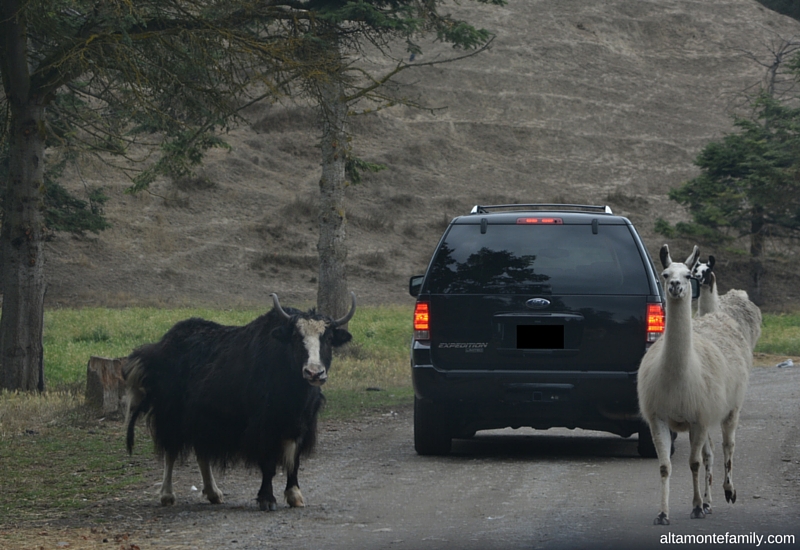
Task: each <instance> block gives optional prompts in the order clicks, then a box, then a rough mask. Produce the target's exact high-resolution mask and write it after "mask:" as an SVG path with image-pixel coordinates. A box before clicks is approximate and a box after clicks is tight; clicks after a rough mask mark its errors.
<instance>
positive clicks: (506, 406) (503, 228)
mask: <svg viewBox="0 0 800 550" xmlns="http://www.w3.org/2000/svg"><path fill="white" fill-rule="evenodd" d="M409 292H410V293H411V295H412V296H415V297H417V303H416V309H415V312H414V338H413V342H412V346H411V366H412V377H413V381H414V392H415V397H414V446H415V448H416V450H417V452H418V453H419V454H422V455H429V454H446V453H448V452H450V448H451V441H452V439H453V438H459V437H471V436H472V435H474V434H475V432H476V431H478V430H486V429H494V428H505V427H509V426H510V427H515V428H516V427H520V426H531V427H533V428H537V429H547V428H551V427H567V428H585V429H591V430H601V431H607V432H611V433H615V434H618V435H621V436H623V437H628V436H630V435H631V434H633V433H635V432H639V452H640V454H642V455H643V456H655V449H654V448H653V445H652V440H651V438H650V432H649V430H648V428H647V426H646V424H644V423H643V422H642V421H641V419H640V418H639V415H638V404H637V398H636V372H637V369H638V367H639V361H640V360H641V358H642V355H644V353H645V350H646V349H647V347H648V345H649V344H650V343H652V342H654V341H655V339H656V338H658V336H659V335H660V334H661V332H662V331H663V329H664V310H663V308H662V297H663V291H662V287H661V283H660V280H659V277H658V276H657V272H656V270H655V268H654V266H653V262H652V260H651V259H650V255H649V254H648V252H647V250H646V249H645V247H644V245H643V244H642V241H641V239H640V238H639V235H638V234H637V232H636V230H635V229H634V227H633V225H632V224H631V222H630V221H629V220H628V219H627V218H624V217H622V216H615V215H613V214H612V213H611V209H610V208H608V207H603V206H582V205H552V204H547V205H502V206H476V207H474V208H473V209H472V212H471V213H470V214H468V215H465V216H459V217H457V218H455V219H454V220H453V221H451V222H450V225H449V226H448V228H447V230H446V231H445V232H444V235H443V236H442V238H441V240H440V241H439V244H438V246H437V247H436V251H435V252H434V254H433V258H432V259H431V262H430V264H429V266H428V270H427V272H426V274H425V275H421V276H417V277H412V278H411V280H410V283H409Z"/></svg>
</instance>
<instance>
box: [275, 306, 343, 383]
mask: <svg viewBox="0 0 800 550" xmlns="http://www.w3.org/2000/svg"><path fill="white" fill-rule="evenodd" d="M273 336H275V338H277V339H278V340H279V341H281V342H283V343H285V344H288V345H290V346H291V348H292V350H291V355H292V359H293V361H292V362H293V365H294V366H296V367H298V368H299V369H300V371H301V373H302V376H303V378H304V379H305V380H306V382H308V383H309V384H311V385H312V386H321V385H322V384H324V383H325V381H326V380H327V379H328V369H329V368H330V366H331V357H332V356H333V348H335V347H339V346H342V345H344V344H346V343H347V342H349V341H350V340H351V339H352V335H351V334H350V333H349V332H347V331H346V330H344V329H341V328H337V327H334V326H332V325H331V322H330V320H328V319H326V318H324V317H321V316H310V317H305V316H298V317H296V318H295V319H294V320H293V321H291V322H289V323H288V324H287V325H285V326H283V327H280V328H277V329H275V330H274V331H273Z"/></svg>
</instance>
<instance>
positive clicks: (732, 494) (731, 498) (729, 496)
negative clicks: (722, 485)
mask: <svg viewBox="0 0 800 550" xmlns="http://www.w3.org/2000/svg"><path fill="white" fill-rule="evenodd" d="M725 500H727V501H728V502H730V503H731V504H733V503H734V502H736V490H735V489H734V490H733V491H729V490H728V489H725Z"/></svg>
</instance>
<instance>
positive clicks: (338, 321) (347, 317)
mask: <svg viewBox="0 0 800 550" xmlns="http://www.w3.org/2000/svg"><path fill="white" fill-rule="evenodd" d="M270 296H272V303H273V305H274V306H275V309H277V310H278V313H280V314H281V316H283V318H284V319H286V320H287V321H288V320H290V319H291V318H292V316H291V315H289V314H288V313H286V312H285V311H284V310H283V308H282V307H281V303H280V302H279V301H278V295H277V294H275V293H274V292H273V293H272V294H270ZM350 299H351V300H352V305H351V306H350V311H348V312H347V315H345V316H344V317H342V318H341V319H336V320H335V321H334V322H333V326H334V327H340V326H342V325H344V324H347V323H348V322H350V319H352V318H353V315H355V313H356V294H355V292H350Z"/></svg>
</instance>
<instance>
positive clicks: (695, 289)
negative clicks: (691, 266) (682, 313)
mask: <svg viewBox="0 0 800 550" xmlns="http://www.w3.org/2000/svg"><path fill="white" fill-rule="evenodd" d="M691 283H692V300H697V298H699V297H700V281H698V280H697V279H695V278H694V277H692V279H691Z"/></svg>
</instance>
